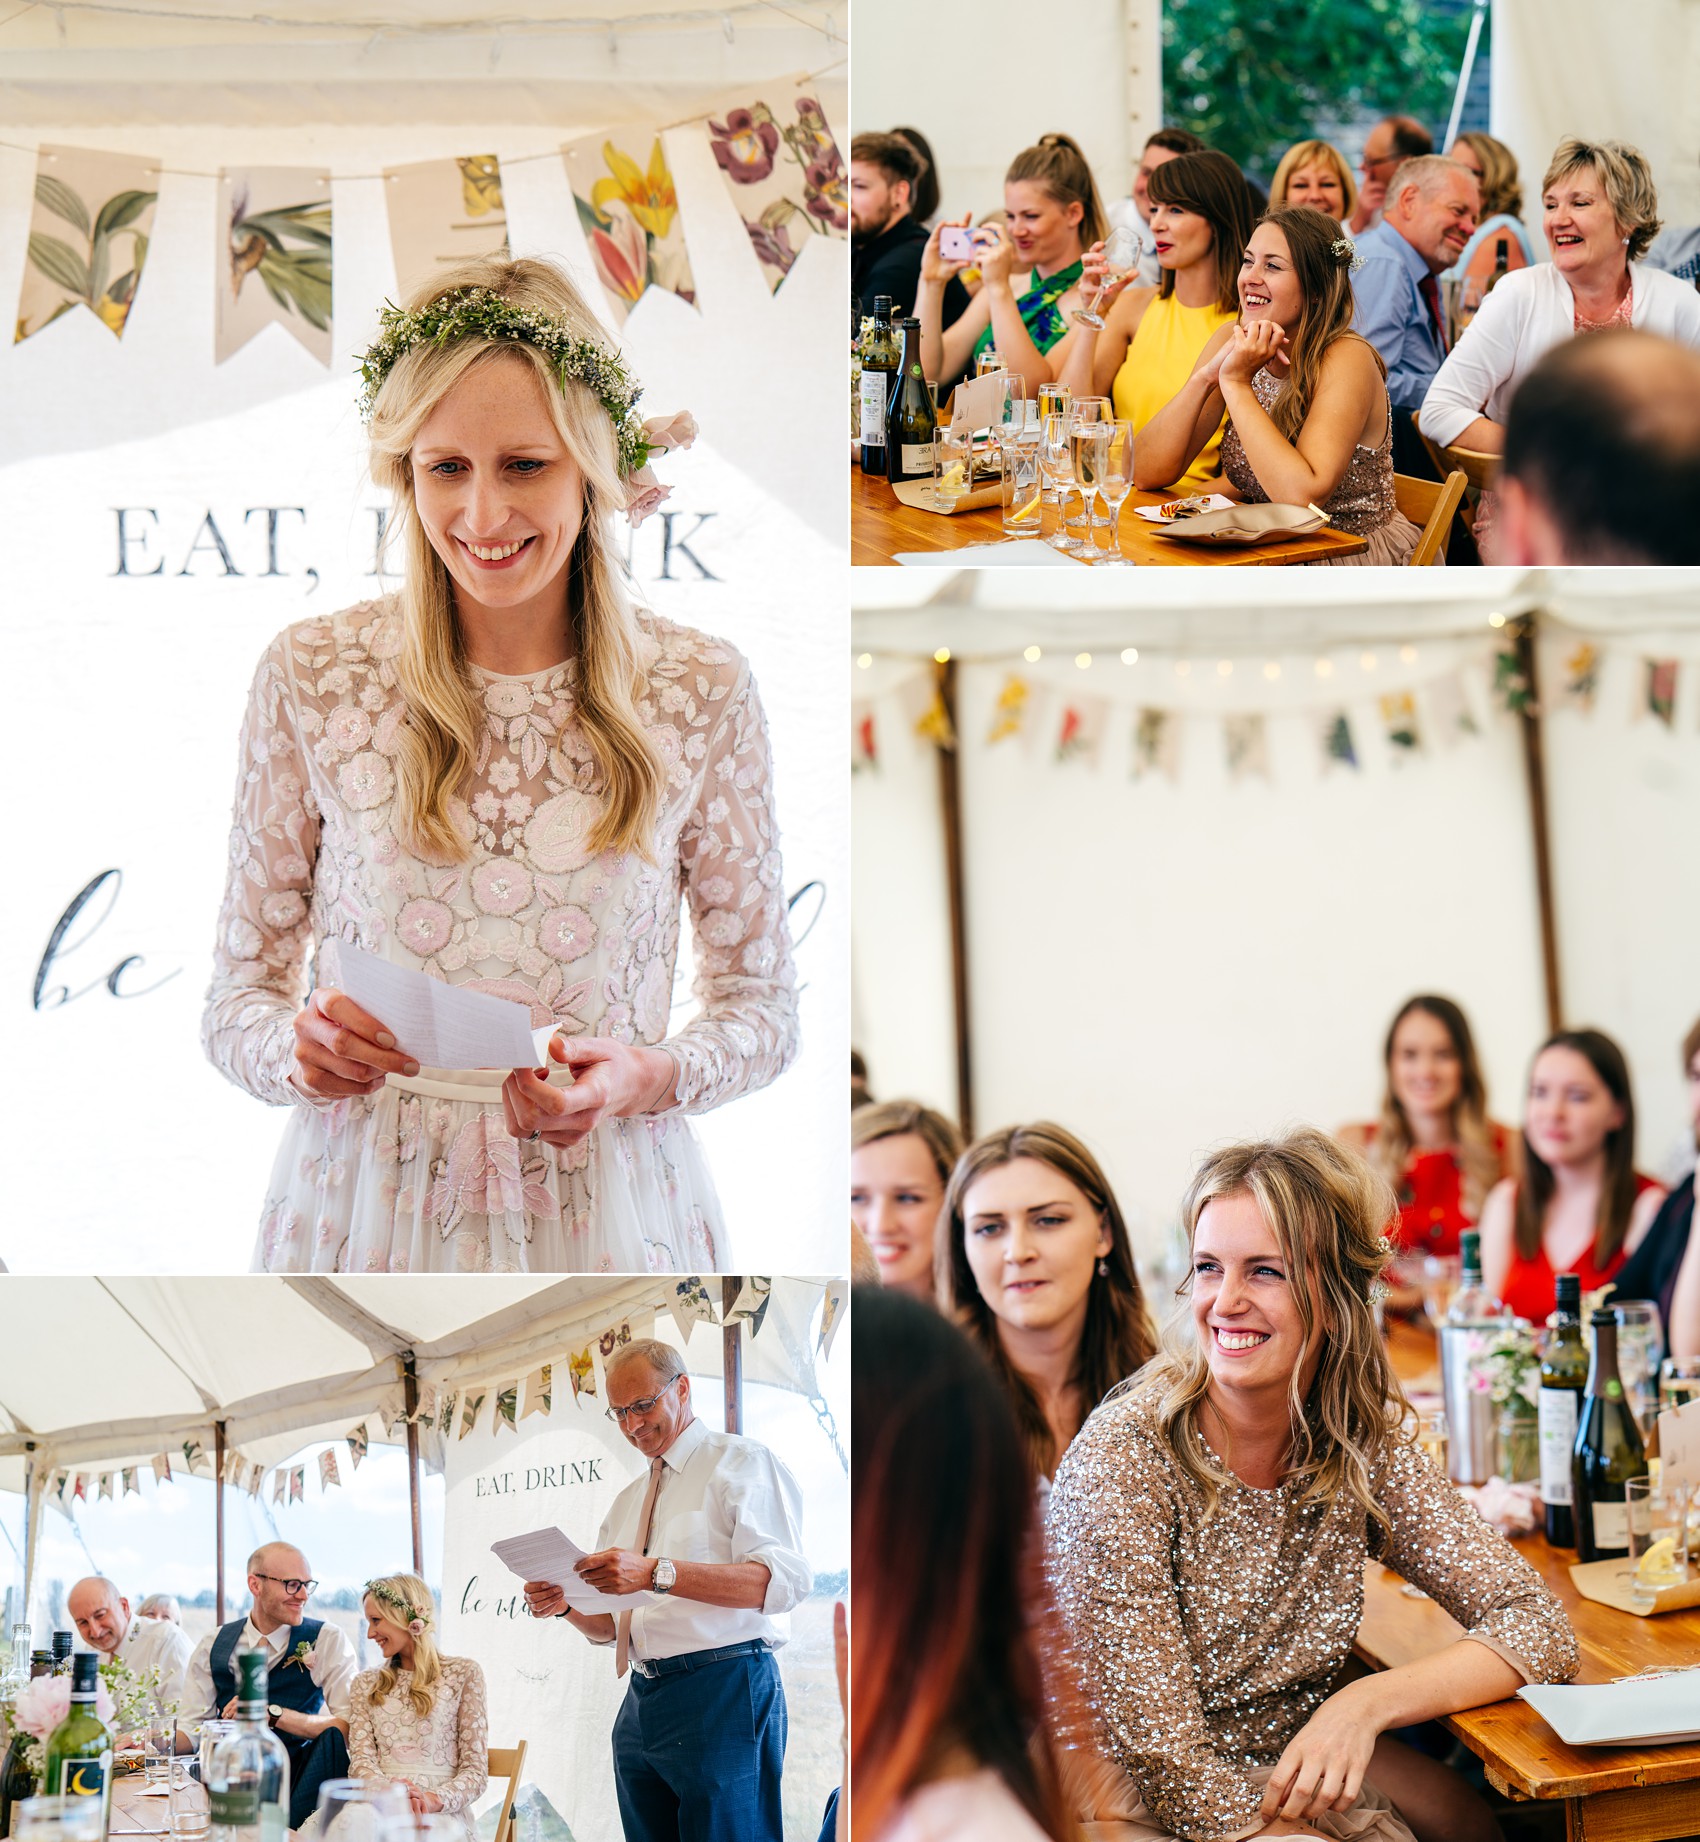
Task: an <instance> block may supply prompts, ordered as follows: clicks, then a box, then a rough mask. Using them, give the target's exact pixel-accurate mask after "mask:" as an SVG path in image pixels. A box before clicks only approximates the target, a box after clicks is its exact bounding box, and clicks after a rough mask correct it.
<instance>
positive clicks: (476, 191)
mask: <svg viewBox="0 0 1700 1842" xmlns="http://www.w3.org/2000/svg"><path fill="white" fill-rule="evenodd" d="M384 203H385V204H386V205H387V206H388V208H389V220H390V251H391V254H392V255H393V256H394V257H395V275H396V289H397V299H398V300H402V301H405V300H406V299H407V297H408V295H410V294H411V293H412V292H413V291H414V289H415V288H418V287H421V286H423V285H424V284H425V283H426V282H428V281H430V279H431V278H432V276H433V275H435V274H436V273H437V271H438V270H439V269H445V268H449V267H451V266H452V265H454V264H455V263H458V262H466V261H468V260H469V259H470V258H472V257H474V256H505V255H507V253H508V214H507V208H506V206H505V204H504V202H503V199H502V167H501V162H500V161H499V160H498V159H497V158H496V156H495V155H494V154H463V155H459V156H457V157H456V158H454V159H451V160H421V161H419V162H417V163H416V164H414V165H411V166H387V167H385V168H384Z"/></svg>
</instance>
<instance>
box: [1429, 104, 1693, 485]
mask: <svg viewBox="0 0 1700 1842" xmlns="http://www.w3.org/2000/svg"><path fill="white" fill-rule="evenodd" d="M1658 208H1659V201H1658V194H1657V193H1656V192H1655V190H1654V188H1653V175H1652V172H1651V170H1650V169H1649V167H1648V165H1647V162H1646V161H1645V160H1644V159H1643V158H1642V156H1641V155H1640V154H1639V153H1637V152H1636V151H1635V149H1634V148H1633V147H1625V146H1624V145H1623V144H1622V143H1621V142H1619V141H1601V142H1597V143H1595V142H1588V141H1577V140H1569V141H1561V142H1560V143H1559V146H1558V151H1557V152H1556V153H1555V154H1554V155H1553V157H1552V164H1551V165H1550V166H1549V167H1548V168H1547V173H1546V178H1545V179H1544V180H1543V181H1542V182H1541V221H1542V228H1543V229H1544V230H1545V232H1546V239H1547V247H1548V248H1549V249H1550V250H1551V252H1552V260H1551V262H1542V263H1538V264H1536V265H1535V266H1534V267H1533V268H1526V269H1515V270H1513V271H1512V273H1510V274H1509V275H1506V276H1504V277H1502V278H1501V280H1500V283H1499V285H1498V286H1497V287H1496V288H1495V289H1494V291H1493V292H1492V293H1491V294H1490V295H1489V296H1488V297H1487V299H1486V300H1484V301H1483V302H1482V304H1481V306H1480V308H1479V309H1478V310H1477V312H1476V316H1475V318H1474V319H1473V320H1471V322H1470V324H1469V325H1468V326H1467V327H1466V328H1465V329H1464V331H1463V333H1462V335H1461V336H1460V337H1459V340H1458V343H1457V345H1456V346H1455V347H1454V348H1453V350H1452V353H1451V356H1450V357H1449V358H1448V359H1447V360H1446V362H1445V364H1444V365H1443V366H1442V367H1441V368H1440V372H1439V375H1438V376H1437V377H1436V378H1435V380H1434V383H1433V385H1432V387H1431V388H1430V390H1429V391H1428V394H1427V397H1426V398H1425V400H1424V402H1423V404H1422V414H1421V416H1420V417H1419V421H1420V423H1421V426H1422V431H1423V433H1424V434H1425V435H1427V436H1428V437H1429V439H1430V440H1431V441H1436V442H1439V443H1440V444H1441V445H1442V446H1443V447H1461V448H1473V449H1476V450H1478V451H1479V452H1481V453H1484V454H1497V453H1499V452H1500V451H1501V450H1502V449H1503V448H1504V446H1505V413H1506V406H1507V404H1508V403H1509V401H1510V398H1511V393H1512V391H1513V390H1515V389H1516V387H1517V384H1518V382H1519V381H1520V380H1521V379H1522V377H1523V376H1524V375H1525V374H1526V373H1527V372H1528V371H1530V370H1531V369H1532V368H1533V367H1534V365H1535V362H1536V361H1537V360H1538V359H1539V358H1540V357H1541V355H1542V354H1543V353H1544V352H1548V351H1550V350H1551V349H1552V347H1553V346H1555V345H1558V344H1560V343H1562V342H1563V341H1564V340H1567V339H1569V338H1570V337H1572V335H1573V334H1576V333H1592V332H1599V331H1601V330H1603V329H1604V328H1606V327H1613V326H1631V325H1632V326H1636V327H1638V328H1640V329H1641V330H1642V331H1644V332H1654V333H1662V334H1663V335H1664V336H1665V337H1666V338H1667V339H1676V340H1679V341H1680V342H1681V343H1682V344H1684V345H1691V346H1700V295H1697V294H1696V293H1695V291H1694V289H1692V288H1690V287H1685V286H1684V285H1683V284H1682V283H1681V282H1679V281H1677V280H1676V279H1675V278H1674V277H1672V276H1669V275H1666V274H1664V273H1662V272H1661V271H1660V270H1658V269H1649V268H1647V267H1646V266H1645V264H1643V263H1641V262H1640V261H1639V260H1638V259H1639V258H1640V257H1641V256H1642V255H1643V254H1644V253H1645V251H1646V248H1647V245H1648V244H1649V243H1651V242H1652V240H1653V234H1654V232H1655V231H1657V229H1658V227H1659V216H1658Z"/></svg>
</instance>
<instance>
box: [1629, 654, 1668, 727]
mask: <svg viewBox="0 0 1700 1842" xmlns="http://www.w3.org/2000/svg"><path fill="white" fill-rule="evenodd" d="M1677 663H1678V662H1677V661H1676V660H1675V659H1643V660H1642V662H1641V665H1642V685H1641V711H1640V712H1637V714H1641V713H1643V712H1644V713H1645V714H1646V715H1648V716H1650V717H1652V718H1653V719H1654V720H1655V721H1657V722H1660V723H1663V724H1664V726H1665V727H1666V728H1667V729H1673V728H1674V727H1675V726H1676V669H1677Z"/></svg>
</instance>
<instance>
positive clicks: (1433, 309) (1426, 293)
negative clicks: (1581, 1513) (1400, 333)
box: [1417, 275, 1446, 352]
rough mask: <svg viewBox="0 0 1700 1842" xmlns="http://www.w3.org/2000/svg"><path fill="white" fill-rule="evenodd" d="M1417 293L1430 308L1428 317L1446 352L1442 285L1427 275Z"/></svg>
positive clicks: (1419, 284)
mask: <svg viewBox="0 0 1700 1842" xmlns="http://www.w3.org/2000/svg"><path fill="white" fill-rule="evenodd" d="M1417 292H1418V293H1419V294H1421V295H1422V297H1423V301H1424V303H1425V304H1426V305H1427V307H1428V315H1429V318H1430V319H1431V320H1433V322H1434V335H1435V337H1436V338H1437V339H1438V340H1439V341H1440V349H1441V350H1442V351H1443V352H1444V351H1445V350H1446V322H1445V321H1444V320H1442V319H1441V317H1440V284H1439V283H1438V282H1437V281H1436V280H1435V279H1434V277H1433V276H1432V275H1425V276H1424V277H1423V278H1422V280H1421V281H1419V282H1418V283H1417Z"/></svg>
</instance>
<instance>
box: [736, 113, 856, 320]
mask: <svg viewBox="0 0 1700 1842" xmlns="http://www.w3.org/2000/svg"><path fill="white" fill-rule="evenodd" d="M771 93H772V92H771V91H770V92H769V94H771ZM706 128H707V133H708V139H709V146H710V148H711V150H712V151H713V154H714V159H715V164H716V165H717V166H719V168H720V171H721V174H722V175H723V177H724V178H725V181H726V189H727V191H728V192H730V193H731V195H732V202H733V204H734V205H735V206H736V207H737V211H738V216H739V217H740V218H741V219H742V221H743V225H744V230H745V232H746V233H747V234H748V236H749V239H750V246H751V248H753V249H754V251H755V253H756V258H757V260H758V261H759V262H760V263H761V266H762V273H763V274H764V275H765V276H766V277H767V285H768V289H769V291H770V292H772V293H775V294H777V293H778V292H779V288H780V284H781V283H782V282H783V281H784V280H785V277H786V276H787V275H788V274H790V272H791V265H792V264H793V263H794V262H795V261H796V260H797V258H798V256H799V255H801V254H802V251H803V248H804V245H805V244H806V243H807V242H808V240H809V238H810V237H816V236H823V237H843V236H848V235H849V231H850V190H849V178H848V175H847V174H846V173H845V170H844V161H843V159H842V157H841V156H840V154H839V151H838V143H837V141H836V140H834V139H833V134H832V130H831V129H830V128H829V127H828V126H827V124H826V116H825V115H824V114H823V113H822V111H821V106H820V103H819V101H818V100H817V99H816V98H815V97H814V96H812V95H809V94H808V93H807V92H806V91H803V90H797V91H795V92H794V93H793V94H791V95H789V96H787V97H784V98H783V99H782V100H781V101H780V102H779V105H778V107H777V108H774V107H770V106H769V104H768V103H767V102H764V101H762V100H761V99H760V98H755V99H752V100H750V101H748V102H746V101H744V100H743V99H742V98H739V101H738V104H737V106H735V107H733V108H729V109H724V110H720V111H715V112H712V113H711V114H710V116H709V118H708V121H707V123H706Z"/></svg>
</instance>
